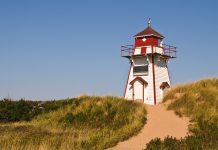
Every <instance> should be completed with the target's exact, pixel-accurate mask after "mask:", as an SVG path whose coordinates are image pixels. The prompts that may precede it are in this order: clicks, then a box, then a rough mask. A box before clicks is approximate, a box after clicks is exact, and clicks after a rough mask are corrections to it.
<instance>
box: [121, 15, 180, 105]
mask: <svg viewBox="0 0 218 150" xmlns="http://www.w3.org/2000/svg"><path fill="white" fill-rule="evenodd" d="M134 38H135V44H134V45H125V46H121V56H122V57H126V58H128V59H129V60H130V69H129V75H128V79H127V82H126V87H125V91H124V97H125V98H126V99H129V100H133V101H142V102H143V103H146V104H150V105H155V104H157V103H159V102H161V101H162V99H163V95H164V91H165V90H167V89H168V88H170V86H171V83H170V77H169V72H168V66H167V63H168V60H169V59H171V58H176V47H174V46H170V45H166V44H163V39H164V36H163V35H161V34H160V33H158V32H157V31H155V30H154V29H153V28H152V27H151V20H150V19H149V21H148V27H147V28H146V29H144V30H143V31H141V32H139V33H138V34H136V35H135V36H134Z"/></svg>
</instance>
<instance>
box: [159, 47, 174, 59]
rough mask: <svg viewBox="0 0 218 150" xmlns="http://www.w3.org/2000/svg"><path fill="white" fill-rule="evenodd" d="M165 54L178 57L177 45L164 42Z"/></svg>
mask: <svg viewBox="0 0 218 150" xmlns="http://www.w3.org/2000/svg"><path fill="white" fill-rule="evenodd" d="M162 48H163V52H164V55H166V56H169V57H171V58H176V47H175V46H170V45H166V44H163V46H162Z"/></svg>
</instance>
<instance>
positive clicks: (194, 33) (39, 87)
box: [0, 0, 218, 100]
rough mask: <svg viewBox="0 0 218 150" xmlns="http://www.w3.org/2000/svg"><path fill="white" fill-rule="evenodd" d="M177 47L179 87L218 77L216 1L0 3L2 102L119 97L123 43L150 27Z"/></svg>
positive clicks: (174, 75)
mask: <svg viewBox="0 0 218 150" xmlns="http://www.w3.org/2000/svg"><path fill="white" fill-rule="evenodd" d="M149 17H150V18H152V27H153V28H154V29H156V30H157V31H159V32H160V33H162V34H163V35H164V36H165V37H166V38H165V43H166V44H171V45H174V46H177V47H178V58H177V59H175V60H172V61H170V64H169V69H170V74H171V79H172V82H173V84H174V85H175V84H178V83H183V82H189V81H193V80H198V79H201V78H205V77H217V76H218V2H217V1H215V0H213V1H212V0H204V1H203V0H201V1H190V0H182V1H179V0H177V1H176V0H166V1H163V0H155V1H145V0H127V1H123V0H92V1H87V0H86V1H85V0H19V1H18V0H6V1H5V0H1V1H0V18H1V20H0V56H1V59H0V69H1V73H0V98H4V97H8V96H9V97H11V98H13V99H19V98H26V99H32V100H39V99H41V100H46V99H59V98H66V97H74V96H78V95H81V94H84V93H86V94H90V95H117V96H121V95H122V94H123V90H124V87H125V82H126V79H127V73H128V68H129V63H128V61H127V60H126V59H124V58H121V57H120V46H121V45H124V44H132V43H133V37H132V36H133V35H134V34H136V33H137V32H139V31H141V30H143V29H144V28H145V27H147V21H146V20H147V18H149Z"/></svg>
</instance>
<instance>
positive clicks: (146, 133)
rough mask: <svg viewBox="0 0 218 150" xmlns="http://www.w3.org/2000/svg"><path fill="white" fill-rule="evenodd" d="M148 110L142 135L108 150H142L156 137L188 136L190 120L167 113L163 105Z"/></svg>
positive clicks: (149, 107)
mask: <svg viewBox="0 0 218 150" xmlns="http://www.w3.org/2000/svg"><path fill="white" fill-rule="evenodd" d="M146 108H147V112H148V114H147V124H146V125H145V126H144V127H143V129H142V130H141V131H140V133H139V134H138V135H136V136H133V137H131V138H130V139H128V140H126V141H123V142H120V143H118V145H117V146H115V147H113V148H110V149H108V150H142V149H143V148H145V146H146V143H148V142H149V141H150V140H151V139H153V138H155V137H159V138H161V139H164V137H166V136H167V135H169V136H173V137H176V138H181V137H184V136H186V135H187V132H188V124H189V119H188V118H179V117H178V116H176V115H175V114H174V112H173V111H167V110H166V107H165V106H164V105H163V104H159V105H156V106H146Z"/></svg>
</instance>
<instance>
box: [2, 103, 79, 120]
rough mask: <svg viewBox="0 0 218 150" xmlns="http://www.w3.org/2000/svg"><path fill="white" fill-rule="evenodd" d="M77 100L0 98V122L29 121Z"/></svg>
mask: <svg viewBox="0 0 218 150" xmlns="http://www.w3.org/2000/svg"><path fill="white" fill-rule="evenodd" d="M72 103H75V105H78V103H79V101H78V100H76V99H67V100H58V101H55V100H53V101H26V100H24V99H21V100H19V101H13V100H11V99H3V100H0V122H16V121H30V120H32V119H33V118H34V117H36V116H37V115H39V114H42V113H48V112H50V111H54V110H57V109H59V108H61V107H64V106H65V105H68V104H72Z"/></svg>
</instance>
